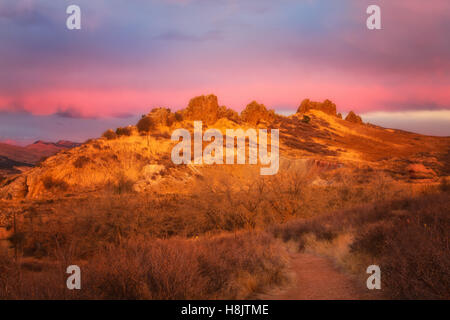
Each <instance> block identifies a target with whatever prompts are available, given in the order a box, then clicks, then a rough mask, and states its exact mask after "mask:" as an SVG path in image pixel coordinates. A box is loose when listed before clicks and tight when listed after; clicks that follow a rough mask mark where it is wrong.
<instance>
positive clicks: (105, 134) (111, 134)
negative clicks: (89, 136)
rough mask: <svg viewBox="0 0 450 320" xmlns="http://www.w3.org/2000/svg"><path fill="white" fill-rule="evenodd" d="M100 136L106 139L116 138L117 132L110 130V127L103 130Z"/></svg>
mask: <svg viewBox="0 0 450 320" xmlns="http://www.w3.org/2000/svg"><path fill="white" fill-rule="evenodd" d="M102 137H104V138H106V139H108V140H114V139H116V138H117V134H116V133H115V132H114V131H112V130H111V129H108V130H106V131H105V132H103V134H102Z"/></svg>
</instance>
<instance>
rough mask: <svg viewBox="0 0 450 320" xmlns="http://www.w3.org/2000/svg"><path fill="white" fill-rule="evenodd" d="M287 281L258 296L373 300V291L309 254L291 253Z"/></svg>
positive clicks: (270, 297)
mask: <svg viewBox="0 0 450 320" xmlns="http://www.w3.org/2000/svg"><path fill="white" fill-rule="evenodd" d="M290 272H291V273H292V277H291V279H292V280H291V283H290V284H289V285H287V286H285V287H284V288H281V289H276V290H274V291H271V292H269V293H266V294H263V295H261V296H260V297H259V298H260V299H264V300H314V299H317V300H341V299H374V298H375V297H374V292H372V291H371V290H370V291H369V290H368V289H367V288H366V287H365V282H364V281H362V282H363V283H358V282H356V281H355V280H354V279H352V278H351V277H350V276H348V275H346V274H344V273H342V272H340V271H339V270H338V269H337V268H336V267H335V266H334V265H333V263H332V262H331V261H330V260H328V259H326V258H323V257H319V256H316V255H314V254H310V253H294V254H291V265H290Z"/></svg>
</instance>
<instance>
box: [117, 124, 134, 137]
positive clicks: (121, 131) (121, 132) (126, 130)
mask: <svg viewBox="0 0 450 320" xmlns="http://www.w3.org/2000/svg"><path fill="white" fill-rule="evenodd" d="M116 134H117V135H118V136H131V135H132V134H133V128H132V127H130V126H128V127H119V128H117V129H116Z"/></svg>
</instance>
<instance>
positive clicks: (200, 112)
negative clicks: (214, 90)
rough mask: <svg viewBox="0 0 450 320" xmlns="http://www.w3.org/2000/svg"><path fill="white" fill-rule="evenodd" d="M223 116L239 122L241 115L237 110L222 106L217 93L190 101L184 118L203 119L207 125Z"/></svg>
mask: <svg viewBox="0 0 450 320" xmlns="http://www.w3.org/2000/svg"><path fill="white" fill-rule="evenodd" d="M221 118H227V119H229V120H232V121H235V122H238V121H239V115H238V114H237V112H236V111H233V110H231V109H228V108H227V107H225V106H220V107H219V103H218V101H217V97H216V96H215V95H212V94H210V95H207V96H198V97H195V98H192V99H191V101H189V105H188V107H187V108H186V110H184V112H183V119H186V120H192V121H202V122H203V123H205V124H207V125H212V124H214V123H215V122H216V121H217V120H219V119H221Z"/></svg>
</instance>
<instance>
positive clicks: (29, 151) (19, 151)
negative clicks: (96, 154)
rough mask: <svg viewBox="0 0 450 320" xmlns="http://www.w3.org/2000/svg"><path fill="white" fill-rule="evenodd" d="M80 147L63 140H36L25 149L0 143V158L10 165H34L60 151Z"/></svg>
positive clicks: (75, 143)
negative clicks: (13, 163) (6, 160)
mask: <svg viewBox="0 0 450 320" xmlns="http://www.w3.org/2000/svg"><path fill="white" fill-rule="evenodd" d="M80 145H81V144H80V143H77V142H71V141H65V140H60V141H58V142H46V141H41V140H38V141H36V142H34V143H33V144H30V145H28V146H26V147H21V146H15V145H11V144H7V143H0V157H3V158H8V159H9V160H10V161H11V163H12V162H18V163H23V164H26V165H27V164H28V165H34V164H36V163H37V162H38V161H39V160H41V159H42V158H44V157H48V156H51V155H54V154H56V153H57V152H58V151H60V150H62V149H71V148H74V147H78V146H80ZM5 163H6V162H5Z"/></svg>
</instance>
